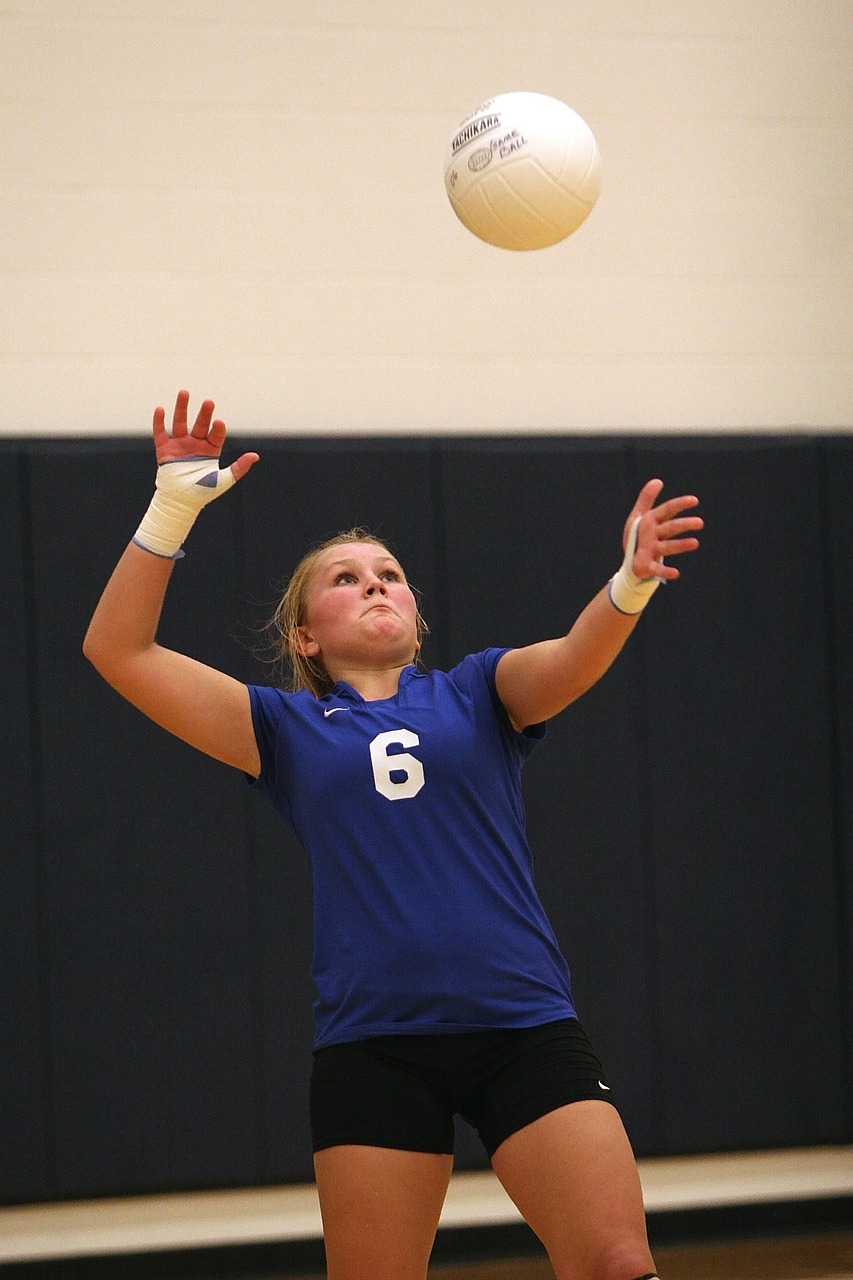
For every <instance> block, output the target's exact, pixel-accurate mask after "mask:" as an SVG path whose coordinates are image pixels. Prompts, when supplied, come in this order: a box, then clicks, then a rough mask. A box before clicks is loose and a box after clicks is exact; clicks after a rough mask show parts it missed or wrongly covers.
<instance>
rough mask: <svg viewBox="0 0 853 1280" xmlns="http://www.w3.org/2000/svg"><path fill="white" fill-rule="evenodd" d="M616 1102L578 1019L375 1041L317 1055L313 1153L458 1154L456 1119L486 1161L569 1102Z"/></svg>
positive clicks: (331, 1048)
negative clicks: (343, 1149) (345, 1149)
mask: <svg viewBox="0 0 853 1280" xmlns="http://www.w3.org/2000/svg"><path fill="white" fill-rule="evenodd" d="M589 1098H598V1099H602V1100H604V1101H606V1102H613V1095H612V1093H611V1092H610V1089H609V1088H608V1086H607V1082H606V1077H605V1076H604V1073H603V1070H602V1067H601V1063H600V1062H599V1060H598V1058H597V1057H596V1056H595V1052H594V1050H593V1048H592V1045H591V1044H590V1042H589V1040H588V1039H587V1036H586V1033H585V1031H584V1029H583V1027H582V1026H581V1024H580V1023H579V1022H578V1021H577V1019H575V1018H564V1019H562V1020H561V1021H560V1022H550V1023H547V1024H545V1025H544V1026H540V1027H529V1028H524V1029H522V1030H494V1031H472V1032H461V1033H456V1034H450V1035H445V1034H436V1035H399V1036H396V1035H395V1036H378V1037H374V1038H371V1039H369V1040H360V1041H357V1042H355V1043H353V1044H340V1045H330V1046H329V1047H328V1048H325V1049H319V1050H317V1052H316V1053H315V1055H314V1069H313V1073H312V1076H311V1132H312V1137H313V1144H314V1150H315V1151H322V1150H323V1149H324V1148H326V1147H337V1146H345V1145H356V1146H368V1147H393V1148H395V1149H396V1150H399V1151H429V1152H436V1153H444V1154H451V1153H452V1152H453V1133H454V1130H453V1117H454V1115H455V1114H457V1113H458V1114H459V1115H461V1116H462V1117H463V1119H465V1120H467V1121H468V1123H469V1124H471V1125H473V1126H474V1128H475V1129H476V1130H477V1131H478V1133H479V1135H480V1138H481V1140H482V1142H483V1146H484V1147H485V1148H486V1152H487V1153H488V1155H489V1157H490V1158H491V1156H492V1155H493V1153H494V1152H495V1151H496V1150H497V1149H498V1147H499V1146H500V1145H501V1143H502V1142H503V1141H504V1140H505V1139H506V1138H508V1137H509V1136H510V1134H513V1133H516V1132H517V1131H518V1130H519V1129H523V1128H524V1127H525V1125H528V1124H532V1122H533V1121H534V1120H538V1119H539V1118H540V1116H544V1115H547V1113H548V1112H549V1111H555V1110H556V1109H557V1107H562V1106H565V1105H566V1104H567V1103H569V1102H580V1101H582V1100H585V1099H589Z"/></svg>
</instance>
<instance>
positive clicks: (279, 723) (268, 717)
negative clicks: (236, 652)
mask: <svg viewBox="0 0 853 1280" xmlns="http://www.w3.org/2000/svg"><path fill="white" fill-rule="evenodd" d="M287 696H288V695H287V694H286V693H283V692H282V690H281V689H272V688H269V687H268V686H266V685H259V684H250V685H249V704H250V706H251V710H252V724H253V726H254V729H255V739H256V741H257V744H258V754H259V755H260V758H261V772H260V773H259V774H258V777H257V778H250V779H249V781H250V783H251V784H252V785H253V786H257V787H258V789H259V790H260V791H263V792H264V794H265V795H268V796H269V797H270V799H272V800H273V802H274V804H275V806H276V808H277V809H278V810H279V811H280V812H282V816H283V817H285V818H287V819H289V817H290V815H289V812H287V811H285V810H289V804H287V803H286V788H285V786H284V778H283V776H282V774H283V772H284V770H283V769H282V756H283V753H284V751H285V749H286V743H285V741H284V721H285V715H286V700H287Z"/></svg>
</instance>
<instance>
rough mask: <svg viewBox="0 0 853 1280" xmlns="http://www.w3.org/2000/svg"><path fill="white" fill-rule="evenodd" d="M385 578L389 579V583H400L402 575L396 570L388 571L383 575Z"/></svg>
mask: <svg viewBox="0 0 853 1280" xmlns="http://www.w3.org/2000/svg"><path fill="white" fill-rule="evenodd" d="M382 577H383V578H387V579H388V581H389V582H399V581H400V575H399V573H398V572H397V570H396V569H386V570H385V572H384V573H383V574H382Z"/></svg>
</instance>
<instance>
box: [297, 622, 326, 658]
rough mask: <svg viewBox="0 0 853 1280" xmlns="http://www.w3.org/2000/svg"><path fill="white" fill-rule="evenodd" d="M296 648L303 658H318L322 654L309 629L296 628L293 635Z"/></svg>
mask: <svg viewBox="0 0 853 1280" xmlns="http://www.w3.org/2000/svg"><path fill="white" fill-rule="evenodd" d="M293 642H294V648H295V649H296V650H297V652H299V653H301V654H302V656H303V658H316V656H317V654H318V653H319V652H320V646H319V644H318V643H317V641H316V640H315V639H314V637H313V636H312V635H311V632H310V631H309V630H308V628H307V627H303V626H299V627H296V629H295V631H294V633H293Z"/></svg>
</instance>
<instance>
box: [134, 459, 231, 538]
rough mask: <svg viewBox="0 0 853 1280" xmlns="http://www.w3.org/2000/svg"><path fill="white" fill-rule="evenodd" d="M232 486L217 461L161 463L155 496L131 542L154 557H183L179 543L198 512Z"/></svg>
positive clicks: (191, 460)
mask: <svg viewBox="0 0 853 1280" xmlns="http://www.w3.org/2000/svg"><path fill="white" fill-rule="evenodd" d="M233 484H234V475H233V472H232V471H231V468H230V467H225V468H224V469H223V470H222V471H220V470H219V466H218V459H216V458H185V459H184V460H183V461H181V462H164V463H162V464H161V465H160V466H159V467H158V468H157V481H156V487H155V490H154V497H153V498H152V499H151V504H150V506H149V507H148V510H147V511H146V512H145V515H144V516H143V517H142V523H141V524H140V526H139V528H138V529H137V530H136V533H135V534H134V537H133V541H134V542H135V543H136V545H137V546H138V547H142V548H143V549H144V550H145V551H150V552H152V554H153V555H155V556H163V557H164V558H165V559H167V560H177V559H178V558H179V557H180V556H182V555H183V554H184V553H183V551H182V550H181V544H182V543H183V542H184V540H185V538H186V537H187V535H188V533H189V531H190V529H191V528H192V527H193V525H194V524H195V519H196V516H197V515H198V513H199V511H201V509H202V507H206V506H207V504H208V503H209V502H213V500H214V498H218V497H219V495H220V494H222V493H225V491H226V489H230V488H231V486H232V485H233Z"/></svg>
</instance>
